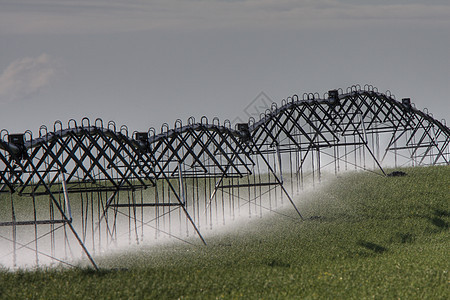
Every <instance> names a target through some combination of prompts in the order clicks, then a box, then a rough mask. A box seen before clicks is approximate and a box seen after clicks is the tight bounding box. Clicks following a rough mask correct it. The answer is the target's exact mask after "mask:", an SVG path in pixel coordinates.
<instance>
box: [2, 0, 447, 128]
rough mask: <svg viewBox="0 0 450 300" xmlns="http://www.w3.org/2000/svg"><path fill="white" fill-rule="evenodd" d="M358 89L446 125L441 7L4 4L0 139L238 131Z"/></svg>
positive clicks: (427, 0) (387, 0)
mask: <svg viewBox="0 0 450 300" xmlns="http://www.w3.org/2000/svg"><path fill="white" fill-rule="evenodd" d="M366 83H369V84H372V85H374V86H376V87H378V88H379V90H380V91H385V90H390V91H391V92H392V93H393V94H394V95H396V97H397V99H401V98H404V97H410V98H411V99H412V102H414V103H415V104H416V106H417V107H418V108H421V109H422V108H424V107H427V108H428V109H429V111H430V112H432V113H433V114H434V116H435V117H436V118H439V119H447V121H449V122H450V1H448V0H373V1H372V0H365V1H358V0H300V1H291V0H261V1H257V0H228V1H227V0H209V1H207V0H157V1H139V0H131V1H130V0H129V1H119V0H86V1H84V0H27V1H26V0H0V128H6V129H8V130H9V131H10V132H21V131H24V130H26V129H31V130H32V131H33V132H34V133H35V134H37V130H38V128H39V126H40V125H42V124H44V125H47V126H49V127H53V122H54V121H55V120H58V119H59V120H61V121H62V122H63V123H64V124H67V121H68V120H69V119H70V118H74V119H76V120H77V121H78V122H80V121H81V118H82V117H84V116H87V117H89V118H91V119H92V120H94V119H95V118H97V117H100V118H102V119H103V120H104V121H105V122H107V121H109V120H114V121H116V123H117V124H118V125H119V126H120V125H122V124H126V125H128V127H129V128H130V130H131V131H133V130H139V131H142V130H147V129H148V127H151V126H153V127H157V128H159V127H160V126H161V124H162V123H163V122H168V123H169V124H170V126H171V127H172V126H173V125H172V124H173V122H174V121H175V120H176V119H177V118H180V119H182V120H183V123H185V122H186V120H187V118H188V117H189V116H191V115H192V116H195V117H196V119H199V118H200V117H201V116H202V115H206V116H208V117H209V118H210V119H212V118H213V117H214V116H218V117H220V119H221V120H223V119H225V118H228V119H234V118H235V117H237V116H239V115H241V116H242V111H243V110H244V109H245V108H246V106H247V105H248V104H249V103H251V102H252V100H253V99H254V98H255V97H257V96H258V94H260V92H265V94H266V95H268V96H269V97H270V98H271V99H272V100H274V101H276V102H278V103H280V101H281V100H282V99H283V98H286V97H289V96H291V95H293V94H295V93H297V94H303V93H304V92H319V93H320V94H323V93H324V92H326V91H328V90H330V89H334V88H339V87H342V88H346V87H347V86H350V85H352V84H361V85H364V84H366Z"/></svg>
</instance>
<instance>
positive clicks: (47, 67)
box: [0, 54, 59, 103]
mask: <svg viewBox="0 0 450 300" xmlns="http://www.w3.org/2000/svg"><path fill="white" fill-rule="evenodd" d="M58 70H59V62H58V61H57V60H56V59H53V58H51V57H50V56H49V55H47V54H42V55H40V56H38V57H35V58H32V57H26V58H22V59H18V60H15V61H13V62H12V63H11V64H10V65H9V66H8V67H7V68H6V69H5V70H4V71H3V73H2V74H1V75H0V102H3V103H9V102H14V101H19V100H24V99H30V98H31V97H33V96H35V95H37V94H38V93H39V92H40V91H41V90H42V89H44V88H46V87H47V86H48V85H49V84H50V83H51V81H52V80H53V79H54V78H55V77H56V74H57V73H58Z"/></svg>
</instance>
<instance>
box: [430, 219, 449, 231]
mask: <svg viewBox="0 0 450 300" xmlns="http://www.w3.org/2000/svg"><path fill="white" fill-rule="evenodd" d="M428 219H429V220H430V222H431V224H433V225H434V226H436V227H439V228H440V229H441V230H446V229H448V227H449V225H448V222H446V221H444V220H443V219H441V218H439V217H434V218H428Z"/></svg>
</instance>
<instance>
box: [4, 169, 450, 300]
mask: <svg viewBox="0 0 450 300" xmlns="http://www.w3.org/2000/svg"><path fill="white" fill-rule="evenodd" d="M403 171H405V172H406V173H407V174H408V175H407V176H404V177H381V176H377V175H374V174H369V173H353V174H347V175H341V176H340V177H339V178H337V179H335V180H332V181H331V182H330V183H328V184H326V186H324V187H321V188H320V189H317V190H315V191H313V192H311V193H308V194H307V195H302V196H300V199H299V202H298V203H299V208H300V210H301V211H302V213H303V215H304V216H305V219H306V220H305V221H303V222H300V221H298V220H295V219H294V218H287V217H282V216H280V215H271V216H269V217H264V218H263V219H258V220H252V221H251V222H248V224H247V225H246V226H241V227H238V228H236V230H234V231H230V232H228V233H224V234H221V235H216V236H211V237H209V238H208V240H207V241H208V246H201V245H200V244H199V243H198V245H196V246H193V245H178V244H175V245H174V244H172V245H167V246H161V247H158V248H156V247H141V248H135V249H133V250H130V251H128V252H122V253H116V254H111V255H109V256H104V257H101V258H97V261H98V263H99V265H100V267H101V270H100V271H99V272H95V271H93V270H91V269H88V268H79V269H49V270H44V269H38V270H32V271H30V270H28V271H16V272H10V271H0V298H2V299H115V298H118V299H119V298H121V299H178V298H179V299H449V298H450V276H449V273H448V272H449V268H450V260H449V257H450V255H449V254H450V251H449V249H450V234H449V223H450V167H432V168H410V169H404V170H403ZM285 213H287V214H291V215H292V216H293V217H294V216H295V214H294V212H293V210H292V209H289V208H286V211H285ZM194 241H196V240H194Z"/></svg>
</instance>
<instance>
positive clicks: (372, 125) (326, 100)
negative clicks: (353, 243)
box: [0, 85, 450, 268]
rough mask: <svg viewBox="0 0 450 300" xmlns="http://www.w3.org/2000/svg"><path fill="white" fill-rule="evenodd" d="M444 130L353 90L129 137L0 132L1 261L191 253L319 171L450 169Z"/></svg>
mask: <svg viewBox="0 0 450 300" xmlns="http://www.w3.org/2000/svg"><path fill="white" fill-rule="evenodd" d="M449 144H450V129H449V128H448V127H447V125H446V123H445V121H444V120H443V121H439V120H436V119H434V118H433V116H432V115H431V114H430V113H428V112H427V111H421V110H418V109H416V108H415V106H414V105H413V104H412V103H411V101H410V99H408V98H405V99H402V100H401V101H397V100H395V97H394V96H392V95H391V94H390V92H386V93H379V92H378V90H377V89H376V88H374V87H373V86H370V85H366V86H364V87H363V88H361V87H360V86H359V85H356V86H352V87H350V88H348V89H347V90H346V91H345V92H344V91H343V90H342V89H339V90H331V91H329V92H328V93H326V94H325V95H323V96H322V97H320V96H319V95H318V94H304V95H303V96H302V97H301V98H300V97H298V96H297V95H294V96H293V97H290V98H288V99H286V100H283V101H282V103H281V106H278V105H277V104H275V103H274V104H272V107H271V109H269V110H267V111H266V112H265V113H263V114H261V116H260V118H259V120H255V119H253V118H250V120H249V121H248V123H240V124H236V125H235V127H234V128H232V126H231V123H230V122H229V121H225V122H224V123H223V124H220V123H219V120H218V119H217V118H214V119H213V120H212V122H209V121H208V119H207V118H206V117H202V118H201V120H200V122H196V121H195V119H194V118H193V117H191V118H190V119H189V120H188V123H187V124H182V122H181V121H180V120H177V121H176V122H175V125H174V127H173V128H169V126H168V125H167V124H163V126H162V127H161V130H160V131H159V132H156V130H155V129H153V128H151V129H149V130H148V132H133V133H132V134H129V132H128V128H127V127H126V126H122V127H120V128H117V127H116V125H115V123H114V122H112V121H111V122H109V123H108V124H106V126H105V124H104V123H103V121H102V120H100V119H97V120H95V122H93V123H92V124H91V122H90V120H89V119H87V118H84V119H83V120H82V121H81V124H77V122H76V121H74V120H70V121H69V122H68V125H67V127H64V126H63V124H62V123H61V122H60V121H57V122H55V124H54V126H53V130H49V129H48V128H47V127H45V126H41V128H40V129H39V136H38V137H36V138H35V137H33V135H32V133H31V131H27V132H25V133H24V134H9V133H8V131H7V130H2V131H1V132H0V205H1V208H2V209H1V211H0V239H1V240H2V242H1V245H2V247H0V257H1V258H0V263H1V264H4V265H8V263H7V262H11V261H12V264H11V266H19V265H23V264H24V263H25V264H28V265H36V264H42V263H48V262H53V263H61V264H66V265H72V264H73V261H74V258H79V257H80V255H81V256H83V257H85V258H86V259H87V260H88V261H89V262H90V263H91V264H92V265H93V266H94V268H97V264H96V262H95V260H94V257H95V255H94V254H98V253H102V252H104V251H105V250H107V249H109V248H111V247H112V246H120V245H128V244H140V243H143V242H145V241H147V240H149V239H152V240H153V239H156V240H161V241H162V240H165V239H164V238H167V237H168V238H171V239H173V240H181V241H184V242H186V243H192V242H193V241H194V242H195V240H192V239H188V238H187V237H189V236H197V237H198V240H199V241H200V242H201V243H204V244H206V241H205V239H204V237H203V236H202V232H205V231H208V230H210V229H212V228H213V226H218V225H223V224H225V223H228V222H232V221H233V220H235V219H236V218H238V217H239V216H248V217H261V216H262V215H263V214H264V213H266V212H272V213H283V212H282V211H281V210H278V208H279V207H280V206H282V205H285V206H286V205H289V206H290V207H291V208H292V209H293V210H294V212H295V215H296V216H297V218H298V219H299V220H302V219H303V216H302V214H301V212H300V210H299V209H298V208H297V207H296V205H295V202H294V201H293V198H292V197H293V195H295V194H297V193H298V192H299V191H300V190H301V189H302V188H303V187H304V186H305V185H306V184H307V183H313V184H314V183H315V182H316V181H318V180H320V179H321V177H322V176H323V174H324V172H327V173H338V172H341V171H345V170H366V171H370V172H375V173H378V174H380V175H382V176H384V175H386V173H385V171H384V169H383V168H384V167H386V166H389V167H402V166H425V165H449V161H450V146H449Z"/></svg>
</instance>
